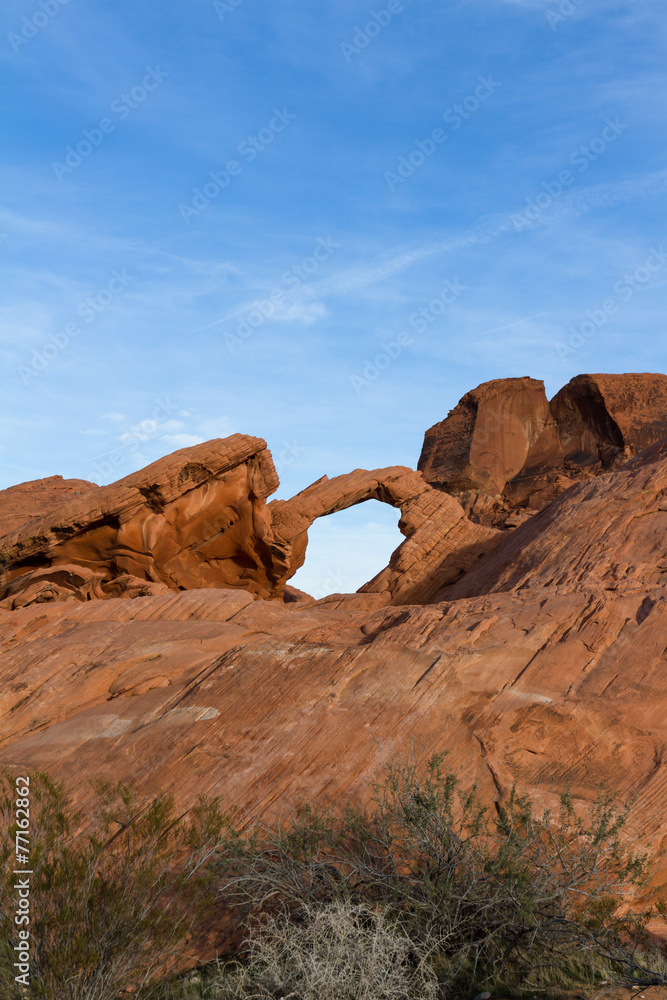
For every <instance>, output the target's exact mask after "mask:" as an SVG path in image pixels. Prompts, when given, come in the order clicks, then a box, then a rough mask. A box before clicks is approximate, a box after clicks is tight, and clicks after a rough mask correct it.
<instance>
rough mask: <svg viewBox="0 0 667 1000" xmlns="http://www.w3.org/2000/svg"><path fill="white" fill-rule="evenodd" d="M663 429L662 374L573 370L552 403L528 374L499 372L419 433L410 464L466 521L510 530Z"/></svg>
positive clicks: (666, 409) (665, 390)
mask: <svg viewBox="0 0 667 1000" xmlns="http://www.w3.org/2000/svg"><path fill="white" fill-rule="evenodd" d="M666 436H667V377H666V376H664V375H653V374H641V375H578V376H577V377H576V378H574V379H572V380H571V381H570V382H569V383H568V384H567V385H566V386H565V387H564V388H563V389H561V390H560V392H559V393H557V395H556V396H555V397H554V398H553V400H552V401H551V403H549V402H548V401H547V397H546V394H545V391H544V384H543V383H542V382H539V381H537V380H536V379H531V378H517V379H497V380H495V381H493V382H485V383H483V384H482V385H480V386H478V387H477V388H476V389H473V391H472V392H469V393H466V395H465V396H464V397H463V398H462V399H461V401H460V402H459V404H458V405H457V406H456V407H455V408H454V409H453V410H452V411H451V412H450V413H449V415H448V416H447V417H446V418H445V419H444V420H442V421H441V422H440V423H438V424H435V425H434V426H433V427H431V428H430V429H429V430H428V431H427V432H426V435H425V438H424V446H423V449H422V453H421V457H420V459H419V464H418V468H419V469H420V471H421V472H422V473H423V475H424V478H425V479H426V480H427V481H428V482H429V483H431V485H433V486H435V487H436V488H438V489H441V490H445V491H447V492H450V493H453V494H455V495H456V496H457V497H458V499H459V500H460V501H461V503H462V505H463V507H464V509H465V510H466V512H467V513H468V514H469V516H470V517H472V519H473V520H475V521H477V522H479V523H480V524H487V525H494V526H499V527H510V528H513V527H517V526H518V525H519V524H520V523H522V521H523V520H525V519H527V518H528V517H530V516H531V515H532V513H533V512H534V511H536V510H540V509H541V508H542V507H544V505H545V504H546V503H548V502H549V501H551V500H552V499H554V497H556V496H558V495H559V494H560V493H561V492H562V491H563V490H565V489H567V488H568V487H569V486H570V485H571V484H572V482H573V481H577V480H580V479H583V478H587V477H590V476H592V475H599V474H600V473H601V472H604V471H606V470H608V469H610V468H615V467H617V466H619V465H620V464H622V463H623V462H625V461H627V460H628V459H629V458H631V457H632V456H633V455H636V454H637V453H638V452H639V451H641V450H642V449H643V448H646V447H648V446H649V445H651V444H653V443H655V442H656V441H659V440H661V439H662V438H664V437H666Z"/></svg>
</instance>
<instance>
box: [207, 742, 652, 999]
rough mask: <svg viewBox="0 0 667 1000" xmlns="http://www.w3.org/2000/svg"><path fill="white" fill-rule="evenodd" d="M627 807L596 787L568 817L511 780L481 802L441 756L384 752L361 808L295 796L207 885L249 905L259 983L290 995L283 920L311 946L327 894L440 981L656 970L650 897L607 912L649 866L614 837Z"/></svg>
mask: <svg viewBox="0 0 667 1000" xmlns="http://www.w3.org/2000/svg"><path fill="white" fill-rule="evenodd" d="M627 817H628V809H619V808H617V807H616V805H615V804H614V801H613V800H612V798H611V797H610V796H608V795H606V794H604V793H600V795H599V797H598V800H597V802H596V804H595V806H594V807H593V809H592V811H591V812H590V814H589V815H587V816H586V817H583V818H582V817H581V816H579V815H578V814H577V812H576V811H575V809H574V806H573V803H572V800H571V797H570V795H569V793H567V792H566V793H564V794H563V795H562V796H561V797H560V805H559V808H558V809H557V810H556V811H555V812H552V811H549V810H546V811H544V812H543V814H542V815H539V816H538V815H537V814H536V811H535V809H534V808H533V805H532V804H531V802H530V800H529V798H528V797H526V796H521V795H519V794H517V792H516V791H515V790H513V791H512V793H511V795H510V796H509V799H508V801H507V803H506V804H505V805H504V806H503V807H502V808H501V809H500V810H499V811H498V813H497V815H494V816H490V815H489V814H488V812H487V810H486V809H485V808H484V807H483V806H482V805H481V804H480V801H479V799H478V796H477V793H476V789H475V788H474V787H472V788H468V789H465V788H463V787H461V785H460V783H459V780H458V778H457V776H456V775H455V774H454V773H453V772H452V771H451V770H448V769H446V768H445V767H444V760H443V758H442V757H441V756H433V757H431V758H430V760H429V761H428V762H427V764H426V765H425V767H424V768H419V767H418V766H417V764H416V763H415V762H414V761H412V762H410V761H408V762H399V763H397V764H393V765H390V766H388V767H387V769H386V771H385V774H384V777H383V779H382V780H381V781H380V782H379V783H378V784H376V785H375V786H374V788H373V800H372V805H371V806H370V808H369V809H367V810H361V809H353V808H348V809H347V810H346V811H345V812H344V814H340V813H334V812H331V811H326V810H318V809H313V808H311V807H309V806H303V807H301V808H300V809H299V810H298V811H297V812H296V814H295V815H294V816H293V817H292V818H291V820H290V822H289V823H288V824H287V825H284V824H283V825H280V826H278V827H277V828H275V829H272V830H266V829H265V830H262V829H255V830H254V831H253V832H252V834H251V835H249V836H248V837H247V839H246V841H245V845H244V847H243V850H242V851H241V852H240V854H239V855H237V856H236V857H231V856H228V857H227V858H226V860H225V862H224V871H223V879H222V891H223V892H224V894H225V897H226V898H227V899H228V900H234V901H235V903H236V905H237V907H238V912H239V915H240V917H241V916H243V917H244V918H245V919H246V920H248V921H249V922H248V924H247V926H248V934H247V938H246V947H247V949H248V953H249V956H250V962H251V966H252V967H253V968H254V967H255V966H256V961H257V956H258V951H257V949H259V953H261V954H263V955H267V956H268V955H269V954H271V956H272V959H271V960H272V962H273V963H274V966H275V967H274V968H273V969H272V971H271V975H272V976H275V977H276V978H275V980H271V981H269V979H267V978H266V977H265V978H264V979H260V980H257V982H258V983H260V985H261V987H262V989H264V990H265V993H259V994H258V995H262V996H275V997H280V996H284V995H286V994H285V993H284V992H283V987H282V986H279V985H278V984H279V982H282V981H283V979H284V980H285V982H288V983H291V984H292V986H293V987H294V988H293V991H292V993H291V995H292V996H293V997H294V998H295V1000H302V998H305V997H306V996H308V997H310V996H312V997H313V998H314V997H315V996H316V994H315V993H308V992H307V991H305V990H306V987H305V985H303V986H299V987H297V986H296V985H295V983H294V980H293V978H291V976H292V972H291V971H290V970H291V968H292V967H291V965H290V964H289V962H288V956H287V953H286V952H284V951H283V950H281V949H282V945H281V941H282V940H283V937H285V936H289V933H288V930H287V929H286V928H291V933H293V934H297V938H298V940H299V942H300V947H303V948H310V949H311V953H313V954H314V952H313V949H314V948H315V945H314V940H313V934H315V933H316V931H317V929H318V928H321V926H322V925H321V924H319V923H318V922H317V920H316V919H315V915H316V914H317V913H319V912H321V913H322V914H325V915H326V914H331V913H333V912H337V911H336V908H338V912H347V913H349V914H352V913H355V912H358V913H361V912H364V913H374V914H375V915H376V917H377V919H378V920H380V921H382V922H383V923H382V926H383V927H385V928H388V927H389V926H391V927H392V928H394V931H393V932H394V933H395V934H396V935H397V938H396V939H397V940H403V941H410V942H411V944H412V950H411V951H410V952H409V953H408V952H406V954H405V955H404V956H403V957H402V958H401V961H400V962H398V959H397V962H398V965H399V966H400V968H401V969H403V970H404V963H405V962H406V961H409V963H411V968H412V971H413V972H416V971H417V970H421V971H422V973H423V970H424V968H425V966H426V965H428V967H429V969H430V970H431V971H432V973H433V974H434V975H435V976H436V977H437V979H438V982H439V984H440V989H441V991H442V993H443V995H444V993H445V992H447V993H453V994H459V995H466V994H469V993H470V991H471V990H472V991H473V993H474V992H477V991H478V990H482V989H490V988H496V989H498V988H504V989H516V988H528V989H531V990H535V989H539V988H547V987H552V986H554V985H563V986H565V985H567V984H570V985H571V984H572V983H575V982H576V983H577V984H581V983H582V982H591V983H592V982H594V981H595V980H596V979H598V980H600V979H606V980H610V979H615V980H618V981H620V980H632V981H635V982H638V983H650V982H660V983H663V982H667V979H666V978H665V967H664V963H662V960H661V958H660V955H659V953H658V952H657V951H655V950H652V948H651V942H650V938H649V935H648V933H647V930H646V924H647V921H648V919H649V917H650V916H651V915H652V913H651V912H649V911H647V912H644V913H643V914H635V915H631V916H619V905H620V904H621V903H622V902H623V901H627V900H629V899H630V898H632V897H633V896H634V895H636V894H637V892H639V891H641V889H642V887H643V886H644V885H645V884H646V881H647V879H648V876H649V865H648V859H647V857H646V856H645V855H643V854H639V853H635V852H632V851H628V850H627V849H626V848H624V846H623V844H622V842H621V837H620V835H621V831H622V829H623V826H624V825H625V823H626V820H627ZM341 907H343V908H345V907H347V910H343V911H341V910H340V908H341ZM355 907H356V908H361V909H358V910H355V909H354V908H355ZM332 908H333V909H332ZM262 916H263V917H264V919H265V920H266V921H267V922H266V923H265V924H262V922H261V918H262ZM258 918H259V922H258ZM304 927H306V928H309V930H308V933H305V932H302V930H300V928H301V929H302V928H304ZM258 928H262V929H261V930H258ZM258 934H259V937H258V936H257V935H258ZM309 934H310V937H309V936H308V935H309ZM267 935H268V936H267ZM271 935H275V941H276V944H275V947H274V946H271V947H274V950H273V952H271V949H270V947H269V943H268V942H270V941H271V940H272V938H271ZM304 935H305V936H304ZM258 942H259V943H258ZM291 961H292V959H290V962H291ZM303 961H304V962H306V963H307V959H306V958H304V959H303ZM253 963H254V965H253ZM401 963H403V964H401ZM283 966H284V967H283ZM267 967H268V965H267ZM281 977H283V978H282V979H281ZM253 981H254V980H253ZM270 982H271V983H273V985H271V984H270ZM285 988H286V987H285ZM239 995H245V994H239ZM248 995H251V994H248ZM340 995H341V997H343V996H345V997H347V996H348V995H349V996H350V997H353V996H354V997H356V996H357V994H356V993H349V994H348V993H345V992H342V993H341V994H340ZM359 995H361V994H359Z"/></svg>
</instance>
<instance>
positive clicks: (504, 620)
mask: <svg viewBox="0 0 667 1000" xmlns="http://www.w3.org/2000/svg"><path fill="white" fill-rule="evenodd" d="M624 378H625V379H626V381H625V383H624V382H623V381H622V379H624ZM605 379H610V380H611V382H610V383H609V384H607V383H605V381H604V380H605ZM517 382H519V383H520V384H517ZM665 383H667V380H666V379H664V377H663V376H604V377H603V376H581V377H580V378H579V379H578V380H577V379H575V380H573V382H572V383H570V386H569V387H566V390H567V391H566V390H562V392H561V393H559V394H558V396H557V397H556V399H555V400H552V403H551V404H550V406H549V407H548V410H549V412H547V410H546V409H545V408H544V406H543V404H542V402H541V392H543V390H540V385H541V384H540V383H535V380H526V379H521V380H516V381H515V380H503V381H502V382H501V383H497V384H488V383H487V385H486V386H482V387H480V389H479V390H476V391H475V392H476V393H477V414H478V416H477V421H479V420H480V419H482V420H483V419H485V414H489V413H490V414H493V413H495V414H496V418H495V419H500V418H501V417H502V415H503V414H505V415H506V417H507V440H503V439H502V428H499V429H496V430H494V431H493V433H492V432H491V430H490V429H489V426H490V425H487V431H488V435H489V436H488V439H487V440H486V441H484V440H480V437H479V434H478V430H479V426H482V425H479V426H478V423H476V422H475V421H473V422H471V421H470V412H471V408H472V409H474V407H472V404H471V403H470V401H468V402H466V403H464V402H463V401H462V403H461V404H459V407H460V408H459V407H457V408H456V409H455V410H454V411H452V414H450V416H449V417H448V418H446V420H445V421H443V423H442V424H441V425H437V426H438V427H440V430H439V431H438V434H439V435H440V436H439V437H437V436H436V435H435V433H434V434H431V432H427V441H426V444H425V453H428V454H430V456H431V457H430V458H429V460H428V463H427V462H426V461H424V462H423V463H420V464H422V466H423V467H422V470H421V471H420V472H414V471H412V470H409V469H406V468H402V467H394V468H390V469H383V470H375V471H374V472H367V471H364V470H356V471H355V472H353V473H350V474H349V475H347V476H340V477H336V478H335V479H331V480H328V479H327V478H326V477H325V478H323V479H322V480H319V481H318V482H317V483H315V484H313V485H312V486H311V487H308V488H307V489H306V490H304V491H303V492H302V493H301V494H299V495H298V496H297V497H294V498H292V499H291V500H288V501H273V502H270V503H266V500H267V497H268V496H270V494H271V493H272V492H273V490H274V489H275V486H276V485H277V478H276V477H275V472H274V470H273V465H272V463H271V460H270V455H269V453H268V452H267V451H266V449H265V444H264V442H263V441H261V439H258V438H247V437H244V436H242V435H235V436H234V437H233V438H228V439H226V440H225V441H216V442H208V443H207V444H206V445H199V446H196V447H195V448H194V449H184V450H182V451H180V452H176V453H175V454H174V455H172V456H169V457H168V458H167V459H162V460H161V461H160V462H158V463H155V464H154V466H150V467H149V468H148V469H146V470H142V472H140V473H135V474H133V476H130V477H126V479H124V480H121V482H120V483H117V484H114V485H113V486H110V487H101V488H97V487H94V486H92V484H87V486H88V487H89V489H88V491H87V492H84V489H85V486H84V485H82V484H81V483H77V486H79V487H80V488H79V489H76V490H74V489H72V488H71V486H67V485H64V484H65V481H60V483H59V484H55V483H51V481H50V480H44V481H40V485H39V486H37V487H36V491H39V493H40V494H41V493H43V492H44V493H47V492H49V491H50V490H51V489H52V488H53V492H52V493H51V496H52V497H53V502H54V506H53V507H52V508H51V509H50V510H46V509H45V507H46V505H47V504H46V498H45V497H43V498H42V499H43V500H44V501H45V502H44V504H43V506H40V507H39V508H38V513H37V515H36V517H32V518H30V519H29V520H27V521H26V523H25V525H24V526H22V527H18V528H17V526H16V524H15V521H12V520H11V517H15V512H14V513H12V510H11V509H10V508H11V503H12V502H13V501H12V497H11V494H12V490H9V491H5V493H4V494H0V518H1V517H2V515H3V512H4V511H9V512H10V515H9V516H10V519H9V521H8V523H9V525H10V531H9V532H8V533H7V534H5V535H4V537H3V538H2V542H1V543H0V549H1V550H2V554H3V559H4V571H3V576H2V587H3V588H4V589H3V590H2V591H1V592H0V593H2V596H3V600H2V604H1V605H0V677H1V678H2V685H1V686H0V715H1V717H2V729H1V733H2V735H1V736H0V762H2V763H4V764H6V765H8V766H9V767H10V768H12V769H19V770H24V769H25V768H48V769H49V770H50V771H52V772H53V773H54V774H55V775H56V776H58V777H63V778H65V779H66V781H67V783H68V785H69V786H70V787H72V788H73V789H74V790H75V791H76V793H77V795H78V796H79V797H83V796H85V794H86V783H85V779H86V778H88V777H91V776H103V777H109V778H113V779H114V780H117V779H120V780H123V781H126V782H131V783H133V784H134V785H135V786H136V787H137V789H138V790H139V792H140V793H144V794H147V795H150V794H153V793H155V792H157V791H159V790H160V791H168V792H171V793H173V794H174V796H175V798H176V801H177V804H178V805H179V807H181V808H184V809H186V808H188V807H189V806H190V805H191V804H192V803H193V802H194V800H195V799H196V797H197V795H198V794H199V793H200V792H209V793H212V794H220V795H222V796H223V799H224V801H225V803H226V804H227V805H229V806H231V805H234V804H238V805H241V806H243V807H244V808H245V809H247V810H248V812H249V814H253V813H254V814H258V813H260V814H262V815H263V816H264V817H266V818H268V817H270V816H271V815H276V813H277V811H278V810H279V809H280V808H282V807H284V805H285V804H286V803H288V802H289V801H293V800H294V798H295V797H299V796H308V797H313V798H315V799H317V798H323V799H329V800H331V799H334V798H335V799H345V798H346V797H349V796H351V797H354V796H356V795H358V794H359V793H360V789H361V787H362V785H363V783H364V782H365V781H366V780H367V779H368V778H369V777H371V776H373V774H374V773H376V771H377V770H378V768H379V767H380V766H381V761H382V756H383V755H387V754H390V753H392V752H397V751H401V750H406V751H409V750H410V749H411V748H412V747H413V746H417V748H420V747H424V748H428V749H439V750H445V749H448V750H450V751H451V759H452V762H453V763H454V764H455V766H459V767H460V768H461V770H462V773H463V775H464V776H465V777H467V778H470V779H473V778H474V779H475V780H477V781H478V783H479V785H480V789H481V790H482V793H483V794H484V795H485V797H486V798H487V800H488V801H489V802H500V801H502V800H503V799H504V798H505V797H506V796H507V795H508V793H509V790H510V789H511V787H512V784H513V783H514V782H516V783H517V785H518V787H519V790H520V791H527V792H530V793H531V795H533V796H534V797H535V798H536V799H537V800H538V801H539V802H543V803H544V804H545V805H546V804H550V803H553V801H554V799H555V796H556V795H557V794H558V792H559V791H560V790H561V789H562V788H563V787H564V786H565V785H566V784H569V785H570V786H571V788H572V791H573V795H574V797H575V801H576V802H577V803H579V804H584V803H589V802H591V801H592V800H593V799H594V798H595V795H596V789H597V786H598V784H599V782H600V781H601V780H605V781H606V782H607V784H608V787H609V788H610V789H611V790H614V791H617V792H618V793H619V794H620V795H621V796H622V797H623V798H626V799H629V798H631V797H635V798H636V804H635V806H634V808H633V811H632V815H631V823H630V828H629V833H630V835H631V836H634V837H637V838H639V837H644V838H646V842H647V844H648V845H649V846H650V849H651V850H652V851H653V852H655V853H656V854H657V853H658V852H659V851H660V849H661V847H662V848H665V849H667V823H666V820H665V817H666V816H667V753H666V750H667V669H666V668H667V587H666V584H667V440H665V439H667V431H666V430H665V417H666V415H667V406H665V407H664V408H663V409H661V407H663V402H662V400H663V396H662V395H661V394H662V391H663V387H664V384H665ZM644 390H646V396H643V395H642V393H643V392H644ZM513 392H515V396H514V398H513V397H512V393H513ZM596 393H599V394H600V396H601V397H602V399H603V404H604V406H603V409H600V405H601V404H600V403H599V399H598V396H597V395H596ZM468 395H471V394H468ZM559 396H560V401H559V402H558V404H556V400H558V398H559ZM465 398H466V397H464V400H465ZM591 398H594V400H597V402H595V407H597V409H596V408H595V407H593V408H591V407H592V406H593V404H591V405H590V406H589V404H588V403H584V402H582V400H589V401H590V399H591ZM633 400H634V402H633ZM457 411H458V412H457ZM480 411H481V417H480V416H479V414H480ZM575 411H576V412H575ZM573 413H574V414H575V415H574V416H572V414H573ZM554 414H556V415H554ZM576 414H579V416H577V415H576ZM605 414H606V416H605ZM607 418H608V419H607ZM503 419H504V417H503ZM610 420H613V426H612V424H611V423H610V422H609V421H610ZM447 421H450V423H449V424H448V423H447ZM466 421H467V422H466ZM443 428H444V429H443ZM466 428H467V429H466ZM614 428H618V432H617V431H616V430H615V429H614ZM429 435H430V437H429ZM448 435H450V436H451V437H452V438H453V437H454V436H456V439H457V440H458V441H459V443H460V445H461V446H460V447H459V448H458V451H452V452H451V453H445V450H443V449H444V445H443V444H442V442H443V441H444V440H445V439H446V438H447V436H448ZM476 435H477V437H476ZM619 435H620V436H619ZM438 442H439V443H438ZM427 445H428V447H427ZM436 445H437V448H436ZM197 449H199V450H197ZM429 449H430V451H429ZM438 449H440V450H438ZM484 449H486V450H487V451H488V452H489V455H490V457H488V456H487V455H486V452H485V451H484ZM559 449H560V450H559ZM567 449H569V450H567ZM439 456H440V457H439ZM442 456H444V457H442ZM537 456H543V459H541V461H543V464H542V466H540V465H539V462H538V461H537ZM582 456H584V457H582ZM422 457H423V456H422ZM589 458H590V459H591V460H590V461H589ZM186 470H187V472H186ZM540 470H542V471H540ZM438 476H439V477H440V478H438ZM549 477H555V478H549ZM522 483H523V484H524V485H521V484H522ZM41 484H47V485H45V486H44V487H42V485H41ZM48 484H50V485H48ZM508 484H509V485H508ZM545 484H546V485H545ZM28 485H29V484H26V485H24V486H22V487H14V488H13V490H21V491H22V493H21V496H22V497H25V496H26V495H27V493H26V491H27V487H28ZM450 490H451V491H452V492H451V493H450V492H449V491H450ZM521 490H523V491H524V492H521ZM63 491H64V492H65V493H66V494H67V495H68V496H69V497H70V498H69V499H65V501H64V502H61V499H62V494H63ZM545 491H546V494H545ZM28 492H29V491H28ZM77 493H78V496H75V494H77ZM551 493H555V496H553V498H551V499H550V500H549V502H547V503H546V504H544V505H542V506H539V509H537V507H535V508H533V507H530V506H529V504H530V503H534V504H536V505H537V504H538V498H539V497H544V496H545V495H550V494H551ZM468 494H470V495H472V494H474V495H475V496H476V498H477V500H476V503H477V504H478V505H479V504H481V503H482V500H483V498H484V497H487V498H492V499H493V503H497V504H498V505H499V509H500V505H501V504H504V505H506V509H505V510H503V511H501V512H500V513H501V514H502V515H503V516H505V518H506V519H505V521H504V522H503V525H502V526H501V527H498V526H496V527H494V526H492V525H489V524H485V523H479V522H483V517H482V516H481V515H480V516H479V517H477V519H476V520H474V519H471V518H470V517H468V516H467V515H466V504H467V502H468V501H467V499H466V497H467V496H468ZM370 497H374V498H377V499H380V500H383V501H384V502H387V503H390V504H391V505H392V506H394V507H396V508H397V510H400V518H401V520H400V524H401V530H402V531H403V534H404V535H405V540H404V542H403V543H402V545H401V546H399V548H398V549H397V551H396V552H395V553H394V555H393V556H392V559H391V561H390V565H389V566H388V567H386V568H385V569H384V570H382V571H381V572H380V573H379V574H378V575H377V576H376V577H375V578H374V580H373V581H370V582H369V583H368V584H365V585H364V586H363V587H362V588H361V589H360V591H359V592H358V593H357V594H350V595H340V594H339V595H330V596H329V597H328V598H325V599H323V600H321V601H314V600H313V599H310V598H308V596H307V595H299V594H298V592H294V591H291V590H290V588H289V586H288V584H287V581H288V580H289V578H290V576H291V574H292V572H293V571H294V570H295V568H296V567H297V566H298V565H300V564H301V561H302V560H303V556H304V552H305V546H306V542H307V531H308V528H309V526H310V524H311V523H312V522H313V520H314V519H315V518H316V517H318V516H325V515H326V514H328V513H331V512H333V511H335V510H340V509H343V508H344V507H346V506H350V505H351V504H353V503H358V502H362V501H363V500H365V499H368V498H370ZM518 497H521V502H523V503H526V501H528V502H527V503H526V506H525V507H521V506H520V503H519V500H518V499H517V498H518ZM462 498H463V499H464V504H463V505H462V504H461V503H460V500H461V499H462ZM497 498H500V499H499V500H498V499H497ZM14 499H16V494H14ZM21 502H22V503H24V509H25V511H26V512H27V513H28V514H30V513H32V510H31V508H30V504H29V502H26V501H24V500H21ZM49 502H50V501H49ZM472 506H473V507H474V504H473V505H472ZM520 510H521V511H524V512H526V513H529V515H530V517H529V519H524V521H523V523H520V524H519V526H518V527H516V528H513V527H512V526H511V525H510V524H508V521H509V519H510V518H511V516H512V512H517V511H520ZM531 511H533V513H532V514H530V512H531ZM473 516H474V512H473ZM485 516H486V515H485ZM519 520H521V519H519ZM40 574H41V575H40ZM76 574H79V575H80V579H81V582H78V578H77V576H76ZM46 587H50V588H55V589H51V590H48V591H46V592H44V590H43V589H40V588H46ZM96 598H101V599H96ZM128 598H132V599H128ZM665 885H667V868H666V867H665V866H664V863H663V867H662V870H661V871H660V872H659V873H658V875H657V876H656V883H655V890H656V892H659V891H663V890H661V889H660V886H665Z"/></svg>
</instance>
